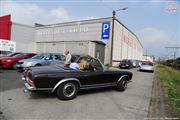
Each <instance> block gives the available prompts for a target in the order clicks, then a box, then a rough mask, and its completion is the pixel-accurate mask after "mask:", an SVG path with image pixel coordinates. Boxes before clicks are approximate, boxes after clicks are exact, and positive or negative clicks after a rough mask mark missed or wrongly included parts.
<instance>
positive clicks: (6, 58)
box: [0, 57, 16, 60]
mask: <svg viewBox="0 0 180 120" xmlns="http://www.w3.org/2000/svg"><path fill="white" fill-rule="evenodd" d="M9 59H11V60H12V59H16V58H13V57H3V58H0V60H9Z"/></svg>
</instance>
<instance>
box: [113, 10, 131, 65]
mask: <svg viewBox="0 0 180 120" xmlns="http://www.w3.org/2000/svg"><path fill="white" fill-rule="evenodd" d="M127 9H128V8H127V7H125V8H122V9H118V10H113V12H112V14H113V16H112V36H111V59H110V66H112V62H113V43H114V20H115V19H116V18H115V15H116V11H120V10H127Z"/></svg>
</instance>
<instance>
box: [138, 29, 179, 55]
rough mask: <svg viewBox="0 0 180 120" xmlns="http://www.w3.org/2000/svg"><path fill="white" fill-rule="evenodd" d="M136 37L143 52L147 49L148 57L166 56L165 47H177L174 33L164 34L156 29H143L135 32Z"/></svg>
mask: <svg viewBox="0 0 180 120" xmlns="http://www.w3.org/2000/svg"><path fill="white" fill-rule="evenodd" d="M137 36H138V37H139V39H140V41H141V42H142V44H143V47H144V51H145V50H146V49H147V51H148V54H150V55H155V56H163V55H165V54H166V50H165V47H167V46H177V45H178V36H177V35H176V33H166V32H164V31H161V30H159V29H157V28H152V27H149V28H143V29H141V30H139V31H138V32H137Z"/></svg>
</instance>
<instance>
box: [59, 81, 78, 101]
mask: <svg viewBox="0 0 180 120" xmlns="http://www.w3.org/2000/svg"><path fill="white" fill-rule="evenodd" d="M77 92H78V84H77V83H76V82H65V83H62V84H61V85H60V86H59V87H58V88H57V91H56V94H57V96H58V98H59V99H61V100H71V99H73V98H75V97H76V96H77Z"/></svg>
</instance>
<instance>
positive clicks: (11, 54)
mask: <svg viewBox="0 0 180 120" xmlns="http://www.w3.org/2000/svg"><path fill="white" fill-rule="evenodd" d="M17 54H22V53H21V52H13V53H9V54H6V55H2V56H0V58H3V57H13V56H14V55H17Z"/></svg>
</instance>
